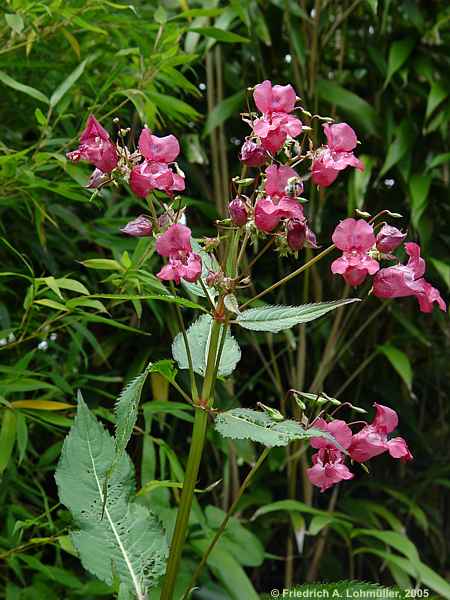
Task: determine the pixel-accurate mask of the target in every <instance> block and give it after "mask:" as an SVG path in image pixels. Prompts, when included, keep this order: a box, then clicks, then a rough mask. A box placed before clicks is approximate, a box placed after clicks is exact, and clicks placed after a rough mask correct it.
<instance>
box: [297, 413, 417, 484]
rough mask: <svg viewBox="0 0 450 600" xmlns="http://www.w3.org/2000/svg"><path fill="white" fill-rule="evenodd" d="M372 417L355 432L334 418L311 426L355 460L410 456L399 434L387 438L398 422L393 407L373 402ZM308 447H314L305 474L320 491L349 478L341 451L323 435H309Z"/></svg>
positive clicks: (350, 473)
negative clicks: (309, 444)
mask: <svg viewBox="0 0 450 600" xmlns="http://www.w3.org/2000/svg"><path fill="white" fill-rule="evenodd" d="M374 406H375V411H376V414H375V418H374V419H373V421H372V423H370V424H367V425H364V427H363V428H362V429H361V430H360V431H359V432H358V433H356V434H353V433H352V430H351V429H350V427H349V426H348V425H347V423H346V422H345V421H341V420H339V419H335V420H334V421H331V422H329V423H327V422H326V421H325V420H324V419H322V418H319V419H316V420H315V422H314V423H313V426H314V427H315V428H316V429H320V430H321V431H326V432H327V433H329V434H331V435H332V436H333V437H334V439H335V440H336V442H337V443H338V444H339V446H340V448H342V450H345V451H346V453H347V454H348V455H349V457H350V458H351V459H352V460H353V461H355V462H359V463H362V462H366V461H367V460H370V459H371V458H374V457H375V456H378V455H380V454H383V452H389V454H390V455H391V456H392V458H400V459H401V460H404V461H407V460H412V458H413V456H412V454H411V452H410V451H409V449H408V446H407V444H406V442H405V440H404V439H403V438H401V437H395V438H391V439H389V438H388V434H389V433H392V431H394V429H395V428H396V427H397V425H398V416H397V413H396V412H395V410H392V408H389V407H387V406H383V405H382V404H376V403H375V404H374ZM311 446H312V447H313V448H315V449H316V450H318V452H316V453H315V454H314V455H313V457H312V462H313V466H312V467H310V468H309V469H307V471H306V473H307V476H308V479H309V480H310V481H311V483H312V484H313V485H315V486H317V487H320V491H321V492H324V491H325V490H327V489H328V488H330V487H331V486H333V485H335V484H336V483H339V482H340V481H342V480H345V479H352V478H353V477H354V475H353V473H352V472H351V471H350V470H349V468H348V467H347V466H346V465H345V454H344V452H343V451H342V450H341V449H339V448H338V447H337V445H335V444H333V442H331V441H329V440H327V439H326V438H322V437H316V438H311Z"/></svg>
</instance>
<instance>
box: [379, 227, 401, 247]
mask: <svg viewBox="0 0 450 600" xmlns="http://www.w3.org/2000/svg"><path fill="white" fill-rule="evenodd" d="M405 237H406V233H402V232H401V231H400V229H397V227H392V225H383V227H382V228H381V229H380V231H379V232H378V235H377V238H376V246H377V250H378V251H379V252H382V253H383V254H389V253H390V252H392V251H393V250H395V249H396V248H398V247H399V246H400V244H401V243H402V242H403V240H404V239H405Z"/></svg>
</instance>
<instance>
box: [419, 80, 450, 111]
mask: <svg viewBox="0 0 450 600" xmlns="http://www.w3.org/2000/svg"><path fill="white" fill-rule="evenodd" d="M448 93H449V92H448V88H447V87H446V86H444V85H442V83H441V82H440V81H433V83H432V84H431V88H430V93H429V94H428V100H427V109H426V112H425V119H428V118H429V117H430V116H431V115H432V113H433V112H434V110H435V109H436V108H437V107H438V106H439V104H440V103H441V102H443V101H444V100H445V98H447V96H448Z"/></svg>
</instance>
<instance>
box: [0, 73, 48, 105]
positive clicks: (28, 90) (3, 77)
mask: <svg viewBox="0 0 450 600" xmlns="http://www.w3.org/2000/svg"><path fill="white" fill-rule="evenodd" d="M0 81H1V82H2V83H4V84H5V85H7V86H8V87H10V88H12V89H13V90H17V91H18V92H22V93H24V94H27V96H31V97H32V98H35V99H36V100H39V101H40V102H44V103H45V104H49V103H50V100H49V99H48V98H47V96H45V95H44V94H43V93H42V92H40V91H39V90H36V89H35V88H33V87H31V86H29V85H24V84H23V83H20V82H19V81H16V80H15V79H13V78H12V77H10V76H9V75H7V74H6V73H5V72H4V71H0Z"/></svg>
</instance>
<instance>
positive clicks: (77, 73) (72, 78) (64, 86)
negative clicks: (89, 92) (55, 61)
mask: <svg viewBox="0 0 450 600" xmlns="http://www.w3.org/2000/svg"><path fill="white" fill-rule="evenodd" d="M87 62H88V59H87V58H86V59H85V60H83V62H81V63H80V64H79V65H78V67H77V68H76V69H75V70H74V71H72V73H71V74H70V75H69V76H68V77H67V78H66V79H64V81H63V82H62V83H61V84H60V85H59V86H58V87H57V88H56V90H55V91H54V92H53V94H52V95H51V96H50V106H51V107H52V108H54V107H55V106H56V105H57V104H58V102H59V101H60V100H61V99H62V98H63V97H64V96H65V94H67V92H68V91H69V90H70V88H71V87H72V86H73V85H74V84H75V83H76V82H77V81H78V79H79V78H80V77H81V75H82V73H83V71H84V68H85V66H86V64H87Z"/></svg>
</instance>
